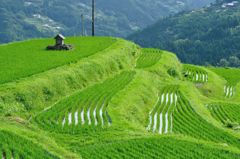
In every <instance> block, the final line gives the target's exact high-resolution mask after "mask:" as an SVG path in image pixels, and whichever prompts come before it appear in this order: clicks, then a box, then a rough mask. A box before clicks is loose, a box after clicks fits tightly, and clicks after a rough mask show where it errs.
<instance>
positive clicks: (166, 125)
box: [164, 113, 168, 134]
mask: <svg viewBox="0 0 240 159" xmlns="http://www.w3.org/2000/svg"><path fill="white" fill-rule="evenodd" d="M164 133H165V134H167V133H168V113H166V114H165V132H164Z"/></svg>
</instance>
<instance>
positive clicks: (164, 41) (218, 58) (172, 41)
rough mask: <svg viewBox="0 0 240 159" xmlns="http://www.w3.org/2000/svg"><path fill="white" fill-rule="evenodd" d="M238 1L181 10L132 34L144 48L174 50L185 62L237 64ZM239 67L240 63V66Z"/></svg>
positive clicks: (238, 46)
mask: <svg viewBox="0 0 240 159" xmlns="http://www.w3.org/2000/svg"><path fill="white" fill-rule="evenodd" d="M239 15H240V1H239V0H238V1H232V0H225V1H218V2H217V3H215V4H213V5H212V6H210V7H205V8H203V9H199V10H197V11H192V12H185V13H180V14H178V15H175V16H171V17H169V18H165V19H161V20H160V21H158V22H157V23H156V24H154V25H152V26H150V27H148V28H146V29H145V30H143V31H140V32H138V33H136V34H133V35H131V36H130V37H129V39H131V40H133V41H135V42H137V43H138V44H140V45H142V46H144V47H158V48H162V49H167V50H170V51H173V52H176V53H177V55H178V57H179V58H180V59H181V60H182V61H183V62H187V63H194V64H206V62H208V63H210V64H213V65H217V64H219V63H223V65H225V63H227V62H228V61H225V60H224V58H227V59H229V60H230V61H233V62H232V63H233V64H232V66H235V65H239V57H240V56H239V53H240V51H239V50H240V45H239V41H240V18H239ZM239 66H240V65H239Z"/></svg>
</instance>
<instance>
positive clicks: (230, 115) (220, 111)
mask: <svg viewBox="0 0 240 159" xmlns="http://www.w3.org/2000/svg"><path fill="white" fill-rule="evenodd" d="M207 108H208V109H209V111H210V112H211V114H212V116H213V117H214V118H215V119H216V120H218V121H219V122H221V123H222V124H223V125H225V126H228V127H229V128H234V127H239V126H240V116H239V112H240V105H237V104H230V103H212V104H209V105H207ZM228 124H232V125H228Z"/></svg>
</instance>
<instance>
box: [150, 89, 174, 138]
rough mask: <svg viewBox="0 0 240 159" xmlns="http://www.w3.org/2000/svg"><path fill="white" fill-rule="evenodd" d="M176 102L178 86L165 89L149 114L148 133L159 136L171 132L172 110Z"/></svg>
mask: <svg viewBox="0 0 240 159" xmlns="http://www.w3.org/2000/svg"><path fill="white" fill-rule="evenodd" d="M177 101H178V86H167V87H165V88H164V89H163V90H162V91H161V93H160V94H159V97H158V99H157V101H156V104H155V106H154V107H153V108H152V110H151V111H150V113H149V124H148V127H147V130H148V131H152V132H157V133H159V134H167V133H172V132H173V120H174V109H175V107H176V105H177Z"/></svg>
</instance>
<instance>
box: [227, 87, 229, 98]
mask: <svg viewBox="0 0 240 159" xmlns="http://www.w3.org/2000/svg"><path fill="white" fill-rule="evenodd" d="M228 94H229V87H228V86H227V92H226V96H227V97H228Z"/></svg>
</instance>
